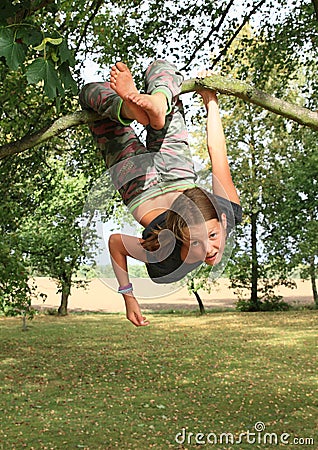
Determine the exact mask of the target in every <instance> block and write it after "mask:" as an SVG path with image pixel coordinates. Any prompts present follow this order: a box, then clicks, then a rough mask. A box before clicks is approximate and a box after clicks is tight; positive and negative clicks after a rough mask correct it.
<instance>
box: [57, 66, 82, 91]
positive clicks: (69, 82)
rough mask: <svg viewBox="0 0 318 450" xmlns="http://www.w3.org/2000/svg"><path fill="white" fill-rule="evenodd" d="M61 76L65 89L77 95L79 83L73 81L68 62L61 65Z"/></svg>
mask: <svg viewBox="0 0 318 450" xmlns="http://www.w3.org/2000/svg"><path fill="white" fill-rule="evenodd" d="M59 74H60V78H61V81H62V83H63V85H64V87H65V89H70V90H71V92H72V93H73V94H74V95H75V94H77V90H78V88H77V83H76V81H75V80H74V79H73V77H72V74H71V72H70V69H69V66H68V64H67V63H66V62H64V63H63V64H61V66H60V67H59Z"/></svg>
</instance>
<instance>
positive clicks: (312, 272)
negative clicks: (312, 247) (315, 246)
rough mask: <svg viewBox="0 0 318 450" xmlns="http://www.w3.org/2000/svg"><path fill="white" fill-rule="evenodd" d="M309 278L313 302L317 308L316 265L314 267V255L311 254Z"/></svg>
mask: <svg viewBox="0 0 318 450" xmlns="http://www.w3.org/2000/svg"><path fill="white" fill-rule="evenodd" d="M310 279H311V286H312V293H313V297H314V302H315V305H316V307H317V308H318V293H317V283H316V267H315V257H314V256H312V257H311V258H310Z"/></svg>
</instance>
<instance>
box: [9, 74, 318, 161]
mask: <svg viewBox="0 0 318 450" xmlns="http://www.w3.org/2000/svg"><path fill="white" fill-rule="evenodd" d="M199 87H205V88H208V89H212V90H216V91H218V92H220V93H221V94H226V95H232V96H234V97H237V98H240V99H242V100H244V101H246V102H249V103H252V104H254V105H257V106H260V107H262V108H264V109H267V110H268V111H271V112H273V113H275V114H278V115H280V116H283V117H285V118H287V119H291V120H293V121H294V122H297V123H299V124H301V125H305V126H307V127H309V128H312V129H313V130H316V131H318V112H314V111H310V110H309V109H307V108H303V107H301V106H297V105H293V104H292V103H288V102H286V101H284V100H281V99H278V98H276V97H273V96H272V95H269V94H267V93H265V92H263V91H260V90H259V89H256V88H254V87H253V86H251V85H250V84H248V83H245V82H243V81H239V80H236V79H234V78H226V77H223V76H221V75H216V74H213V75H211V76H209V77H207V78H204V79H202V80H200V79H191V80H185V81H184V82H183V85H182V89H181V94H185V93H188V92H194V91H196V90H198V88H199ZM100 119H101V116H99V115H98V114H97V113H94V112H89V111H77V112H75V113H73V114H68V115H67V116H64V117H61V118H59V119H57V120H56V121H55V122H53V123H52V124H51V125H50V126H48V127H45V128H43V129H42V130H39V131H38V132H36V133H34V134H32V135H26V136H24V137H23V138H22V139H21V140H19V141H15V142H11V143H9V144H5V145H2V146H1V147H0V159H3V158H6V157H7V156H12V155H15V154H18V153H21V152H23V151H25V150H27V149H29V148H32V147H34V146H36V145H39V144H42V143H43V142H46V141H47V140H49V139H51V138H53V137H55V136H58V135H59V134H61V133H62V132H63V131H65V130H67V129H68V128H71V127H75V126H78V125H82V124H87V123H90V122H94V121H95V120H100Z"/></svg>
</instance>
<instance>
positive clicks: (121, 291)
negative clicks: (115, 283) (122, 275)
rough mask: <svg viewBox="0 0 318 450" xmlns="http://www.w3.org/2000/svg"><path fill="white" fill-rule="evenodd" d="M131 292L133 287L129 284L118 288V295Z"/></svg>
mask: <svg viewBox="0 0 318 450" xmlns="http://www.w3.org/2000/svg"><path fill="white" fill-rule="evenodd" d="M132 291H133V285H132V284H131V283H129V284H127V286H119V288H118V294H128V292H132Z"/></svg>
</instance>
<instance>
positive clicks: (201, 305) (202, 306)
mask: <svg viewBox="0 0 318 450" xmlns="http://www.w3.org/2000/svg"><path fill="white" fill-rule="evenodd" d="M193 293H194V295H195V298H196V299H197V302H198V303H199V308H200V314H201V315H203V314H205V309H204V305H203V302H202V300H201V297H200V295H199V293H198V291H193Z"/></svg>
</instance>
